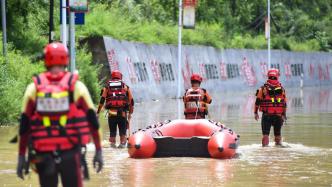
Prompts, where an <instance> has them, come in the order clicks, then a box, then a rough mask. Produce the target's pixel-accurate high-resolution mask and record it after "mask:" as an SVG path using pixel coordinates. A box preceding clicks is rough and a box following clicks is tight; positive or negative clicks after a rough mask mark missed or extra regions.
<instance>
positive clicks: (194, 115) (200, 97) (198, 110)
mask: <svg viewBox="0 0 332 187" xmlns="http://www.w3.org/2000/svg"><path fill="white" fill-rule="evenodd" d="M183 102H184V115H185V119H205V116H206V115H208V106H207V104H211V102H212V99H211V97H210V95H209V94H208V93H207V91H206V90H205V89H204V88H190V89H187V90H186V91H185V94H184V96H183Z"/></svg>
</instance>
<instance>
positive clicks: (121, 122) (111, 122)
mask: <svg viewBox="0 0 332 187" xmlns="http://www.w3.org/2000/svg"><path fill="white" fill-rule="evenodd" d="M108 126H109V128H110V137H115V136H116V131H117V127H118V128H119V134H120V136H125V135H126V132H127V119H126V118H125V117H123V116H110V117H108Z"/></svg>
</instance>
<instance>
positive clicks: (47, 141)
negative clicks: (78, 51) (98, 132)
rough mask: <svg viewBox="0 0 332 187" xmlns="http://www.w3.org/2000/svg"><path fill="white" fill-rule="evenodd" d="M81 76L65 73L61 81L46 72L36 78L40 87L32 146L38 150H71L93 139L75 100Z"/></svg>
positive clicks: (35, 80)
mask: <svg viewBox="0 0 332 187" xmlns="http://www.w3.org/2000/svg"><path fill="white" fill-rule="evenodd" d="M77 79H78V75H76V74H71V73H69V72H66V73H65V74H64V75H63V77H62V78H60V79H59V80H56V81H54V80H50V79H49V78H48V77H47V73H42V74H40V75H38V76H35V77H34V78H33V81H34V84H35V86H36V88H37V97H36V110H35V113H34V115H33V116H32V117H31V123H30V124H31V138H32V145H33V148H34V149H35V150H36V151H39V152H48V151H55V150H68V149H72V148H74V147H75V146H77V145H85V144H87V143H88V142H89V141H90V136H89V135H90V128H89V124H88V122H87V119H86V115H85V113H84V111H83V110H81V109H79V108H78V107H77V106H76V104H75V103H74V98H73V92H74V89H75V83H76V81H77Z"/></svg>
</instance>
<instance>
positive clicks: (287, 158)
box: [0, 87, 332, 187]
mask: <svg viewBox="0 0 332 187" xmlns="http://www.w3.org/2000/svg"><path fill="white" fill-rule="evenodd" d="M254 93H255V91H251V92H235V93H234V92H227V93H222V94H220V93H213V94H212V95H213V103H212V105H211V106H210V107H209V110H210V115H209V118H210V119H213V120H216V121H221V122H223V123H224V124H225V125H226V126H228V127H230V128H232V129H233V130H234V131H235V132H237V133H238V134H240V135H241V138H240V147H239V148H238V152H239V153H240V157H239V158H237V159H231V160H218V159H209V158H187V157H181V158H176V157H171V158H151V159H131V158H129V157H128V154H127V150H126V149H112V148H109V145H107V141H104V143H103V144H104V148H103V151H104V152H103V154H104V162H105V167H104V170H103V171H102V173H101V174H95V172H94V171H93V168H92V165H91V161H92V157H93V153H94V147H93V145H88V150H89V152H88V162H89V167H90V175H91V179H90V181H87V182H85V186H91V187H99V186H239V187H243V186H247V187H249V186H253V187H255V186H262V187H263V186H264V187H265V186H268V187H271V186H292V187H293V186H301V187H305V186H308V187H309V186H310V187H311V186H314V187H316V186H329V187H331V186H332V89H331V88H326V87H324V88H323V87H322V88H305V89H303V90H300V89H288V90H287V94H288V113H287V114H288V120H287V122H286V124H285V125H284V126H283V129H282V134H283V137H284V142H285V144H287V145H288V148H278V147H274V146H273V144H272V143H270V146H269V147H267V148H262V147H261V146H260V141H261V130H260V122H256V121H255V120H254V118H253V104H254V100H255V97H254ZM182 105H183V104H182V103H181V101H180V100H175V99H173V100H172V99H170V100H159V101H158V100H157V101H149V102H142V103H137V104H136V106H135V113H134V115H133V118H132V122H131V131H132V132H133V131H135V130H137V129H138V128H144V127H145V126H147V125H150V124H152V123H154V122H158V121H164V120H167V119H176V118H178V116H179V115H180V116H181V117H183V116H182V112H180V113H179V112H178V110H182V109H183V106H182ZM100 121H101V124H102V132H103V139H104V140H107V139H108V127H107V124H106V119H105V118H104V116H100ZM15 131H16V127H2V128H1V129H0V186H19V187H22V186H38V179H37V175H36V174H35V173H32V174H30V175H28V176H26V179H25V180H24V181H22V180H20V179H18V178H17V177H16V175H15V168H16V158H17V144H9V143H8V141H9V139H10V138H11V137H13V136H14V133H15ZM270 140H271V141H272V140H273V137H272V136H270Z"/></svg>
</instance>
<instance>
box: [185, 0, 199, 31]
mask: <svg viewBox="0 0 332 187" xmlns="http://www.w3.org/2000/svg"><path fill="white" fill-rule="evenodd" d="M196 4H197V0H184V3H183V28H184V29H194V28H195V7H196Z"/></svg>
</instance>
